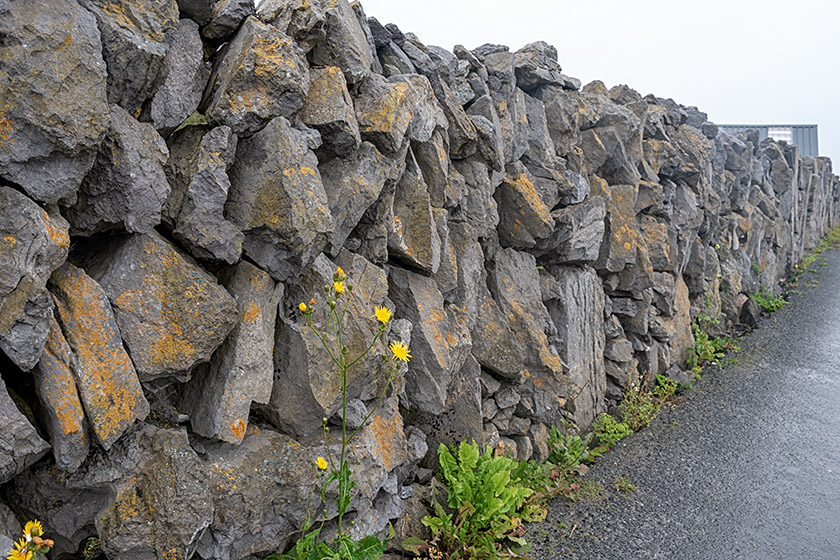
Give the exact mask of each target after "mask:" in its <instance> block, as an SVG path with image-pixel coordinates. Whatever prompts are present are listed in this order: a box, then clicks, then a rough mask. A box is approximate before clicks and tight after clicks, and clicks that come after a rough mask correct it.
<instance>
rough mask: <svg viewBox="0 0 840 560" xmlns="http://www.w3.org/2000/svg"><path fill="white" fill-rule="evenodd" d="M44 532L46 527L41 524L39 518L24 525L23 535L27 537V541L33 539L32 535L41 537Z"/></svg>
mask: <svg viewBox="0 0 840 560" xmlns="http://www.w3.org/2000/svg"><path fill="white" fill-rule="evenodd" d="M43 534H44V528H43V527H42V526H41V522H40V521H38V520H37V519H36V520H34V521H29V522H27V523H26V525H25V526H24V527H23V536H24V537H26V540H27V541H30V540H32V537H40V536H41V535H43Z"/></svg>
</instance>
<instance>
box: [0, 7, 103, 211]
mask: <svg viewBox="0 0 840 560" xmlns="http://www.w3.org/2000/svg"><path fill="white" fill-rule="evenodd" d="M0 36H2V37H4V39H3V44H2V45H0V61H2V62H0V99H2V100H3V104H2V106H0V177H2V178H4V179H6V180H8V181H11V182H13V183H15V184H18V185H20V186H21V188H23V190H24V191H26V193H27V194H28V195H29V196H31V197H32V198H34V199H36V200H39V201H41V202H47V203H54V202H58V201H59V200H64V201H69V202H72V201H73V200H74V199H75V195H76V190H77V189H78V188H79V184H80V183H81V182H82V178H83V177H84V176H85V175H86V174H87V172H88V171H89V170H90V168H91V166H92V165H93V160H94V157H95V153H96V148H97V146H98V145H99V143H100V142H101V141H102V138H103V137H104V135H105V131H106V129H107V128H108V119H109V118H110V117H109V114H110V111H109V110H108V103H107V100H106V85H105V84H106V73H105V63H104V61H103V60H102V43H101V42H100V39H99V30H98V29H97V27H96V19H95V18H94V17H93V16H92V15H91V14H90V12H88V11H87V10H85V9H84V8H82V7H81V6H79V5H78V4H77V3H76V2H74V1H72V0H37V1H36V2H6V3H4V4H3V6H2V7H0ZM71 69H72V79H68V73H69V72H70V71H71ZM45 103H46V104H47V105H48V107H49V108H48V109H47V105H45Z"/></svg>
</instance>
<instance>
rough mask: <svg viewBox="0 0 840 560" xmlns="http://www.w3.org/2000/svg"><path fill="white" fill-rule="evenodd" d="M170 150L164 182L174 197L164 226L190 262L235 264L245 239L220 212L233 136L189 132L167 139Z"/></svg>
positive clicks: (223, 131)
mask: <svg viewBox="0 0 840 560" xmlns="http://www.w3.org/2000/svg"><path fill="white" fill-rule="evenodd" d="M169 145H170V157H169V160H168V161H167V162H166V176H167V178H168V179H169V183H170V185H171V186H172V191H171V192H170V194H169V198H168V199H167V201H166V205H165V206H164V209H163V220H164V221H165V222H167V223H168V225H169V226H170V228H172V235H173V236H174V237H175V239H177V240H178V241H179V242H180V243H181V244H182V245H183V246H184V247H186V248H187V249H188V250H189V251H190V253H192V255H193V256H195V257H197V258H202V259H209V260H214V261H225V262H227V263H228V264H235V263H236V262H237V261H238V260H239V257H240V256H241V255H242V242H243V240H244V238H245V236H244V234H243V233H242V232H241V231H240V230H239V228H238V227H236V226H235V225H234V224H233V223H231V222H229V221H227V220H226V219H225V217H224V207H225V202H226V201H227V197H228V192H229V191H230V179H229V178H228V175H227V169H228V167H229V166H230V164H232V163H233V158H234V155H235V154H236V136H235V135H234V134H233V132H232V131H231V129H230V127H227V126H219V127H216V128H213V129H208V128H206V127H199V126H188V127H185V128H183V129H181V130H180V131H178V132H177V133H175V134H174V135H173V136H172V137H170V140H169Z"/></svg>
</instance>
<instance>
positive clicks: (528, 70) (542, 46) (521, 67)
mask: <svg viewBox="0 0 840 560" xmlns="http://www.w3.org/2000/svg"><path fill="white" fill-rule="evenodd" d="M514 68H515V71H516V85H517V86H518V87H520V88H522V89H523V90H525V91H531V90H534V89H536V88H538V87H540V86H544V85H553V86H562V85H563V84H564V83H565V80H564V77H563V75H562V74H561V73H560V72H561V70H562V68H560V64H559V63H558V62H557V49H555V48H554V47H552V46H551V45H549V44H548V43H546V42H544V41H537V42H536V43H529V44H527V45H525V46H524V47H522V48H521V49H519V50H518V51H516V53H515V54H514Z"/></svg>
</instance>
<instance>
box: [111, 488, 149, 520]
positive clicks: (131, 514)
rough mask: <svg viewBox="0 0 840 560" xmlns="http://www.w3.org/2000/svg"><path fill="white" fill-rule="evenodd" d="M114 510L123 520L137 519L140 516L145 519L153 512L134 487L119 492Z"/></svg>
mask: <svg viewBox="0 0 840 560" xmlns="http://www.w3.org/2000/svg"><path fill="white" fill-rule="evenodd" d="M113 510H114V512H115V513H116V515H117V518H118V519H120V520H123V521H127V520H131V519H137V518H138V517H139V518H143V519H145V518H147V517H149V515H150V513H151V512H150V511H149V506H148V505H147V504H146V502H145V501H143V500H142V499H141V498H140V497H139V496H138V495H137V489H136V488H134V487H131V488H128V489H126V490H122V491H120V492H118V493H117V500H116V501H115V502H114V505H113Z"/></svg>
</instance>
